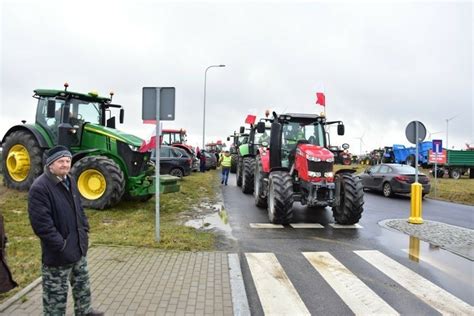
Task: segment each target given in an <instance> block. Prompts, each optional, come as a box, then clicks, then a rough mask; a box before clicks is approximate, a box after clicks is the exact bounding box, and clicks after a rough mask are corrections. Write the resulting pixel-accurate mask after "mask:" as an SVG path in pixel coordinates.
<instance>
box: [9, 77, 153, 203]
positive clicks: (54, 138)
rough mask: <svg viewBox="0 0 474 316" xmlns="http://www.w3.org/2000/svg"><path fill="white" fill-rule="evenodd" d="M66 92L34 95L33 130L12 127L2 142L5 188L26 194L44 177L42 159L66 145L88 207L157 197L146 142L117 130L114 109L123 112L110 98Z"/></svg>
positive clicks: (26, 126) (83, 200)
mask: <svg viewBox="0 0 474 316" xmlns="http://www.w3.org/2000/svg"><path fill="white" fill-rule="evenodd" d="M64 87H65V89H64V90H46V89H38V90H34V95H33V97H34V98H36V99H37V100H38V105H37V109H36V120H35V123H34V124H25V123H26V121H22V122H23V124H22V125H16V126H13V127H11V128H10V129H9V130H8V131H7V133H6V134H5V136H4V137H3V140H2V151H3V158H4V159H3V162H2V169H3V174H4V178H3V181H4V183H5V185H6V186H7V187H9V188H12V189H17V190H22V191H26V190H28V189H29V188H30V186H31V185H32V183H33V181H34V180H35V179H36V177H38V176H39V175H40V174H41V173H42V172H43V165H44V161H43V153H44V151H45V150H48V149H49V148H51V147H53V146H55V145H58V144H60V145H64V146H66V147H68V148H69V149H70V150H71V152H72V153H73V157H72V168H71V174H72V175H73V176H74V177H75V179H76V181H77V186H78V189H79V192H80V194H81V198H82V202H83V205H84V207H88V208H94V209H105V208H109V207H112V206H114V205H115V204H117V203H118V202H119V201H121V200H122V199H126V200H133V201H146V200H148V199H149V198H151V197H152V196H153V195H154V193H155V180H154V177H153V175H154V165H153V163H152V162H150V152H144V153H142V152H140V151H139V148H140V146H141V145H142V143H143V141H142V139H141V138H139V137H136V136H133V135H130V134H126V133H124V132H121V131H119V130H117V129H116V128H115V123H116V122H115V121H116V118H115V116H112V112H111V109H113V108H115V109H119V111H120V112H119V114H120V115H119V121H120V123H123V118H124V110H123V109H122V107H121V106H120V105H116V104H112V103H111V102H112V96H113V93H111V94H110V98H105V97H100V96H98V94H97V93H95V92H91V93H88V94H83V93H77V92H71V91H68V90H67V88H68V85H67V84H65V85H64Z"/></svg>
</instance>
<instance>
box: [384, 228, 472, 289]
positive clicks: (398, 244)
mask: <svg viewBox="0 0 474 316" xmlns="http://www.w3.org/2000/svg"><path fill="white" fill-rule="evenodd" d="M377 239H378V241H379V242H380V243H381V244H382V245H384V246H385V247H387V248H388V249H391V250H396V249H400V250H401V252H402V253H404V254H405V255H406V257H407V258H408V259H409V260H410V261H412V262H415V263H417V264H419V265H420V266H422V267H424V268H427V269H428V270H430V271H433V268H435V269H437V270H440V271H442V272H444V273H446V274H447V275H449V276H450V277H452V278H454V279H456V281H460V282H462V283H464V284H466V285H469V286H471V281H472V277H473V275H472V272H473V271H474V262H473V261H471V260H469V259H466V258H464V257H461V256H459V255H456V254H453V253H451V252H449V251H447V250H445V249H443V248H441V247H439V246H437V245H434V244H430V243H428V242H425V241H422V240H420V239H418V238H417V237H412V236H409V235H406V234H404V233H400V232H394V231H391V230H388V229H383V230H382V234H381V235H379V236H378V237H377ZM398 254H399V255H400V253H398ZM466 272H467V273H468V274H469V273H470V275H466Z"/></svg>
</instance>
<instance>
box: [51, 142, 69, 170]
mask: <svg viewBox="0 0 474 316" xmlns="http://www.w3.org/2000/svg"><path fill="white" fill-rule="evenodd" d="M63 157H69V158H72V154H71V152H70V151H69V149H67V147H64V146H62V145H57V146H55V147H53V148H51V149H50V150H48V151H47V152H46V166H49V165H51V164H52V163H53V162H55V161H56V160H58V159H60V158H63Z"/></svg>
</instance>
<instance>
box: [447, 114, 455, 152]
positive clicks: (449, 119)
mask: <svg viewBox="0 0 474 316" xmlns="http://www.w3.org/2000/svg"><path fill="white" fill-rule="evenodd" d="M456 117H457V115H455V116H453V117H451V118H448V119H446V149H449V146H448V128H449V126H448V124H449V121H451V120H452V119H454V118H456Z"/></svg>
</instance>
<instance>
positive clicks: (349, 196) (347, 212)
mask: <svg viewBox="0 0 474 316" xmlns="http://www.w3.org/2000/svg"><path fill="white" fill-rule="evenodd" d="M337 181H340V183H338V184H337V185H340V190H339V205H337V206H334V207H333V208H332V212H333V216H334V220H335V221H336V223H338V224H341V225H352V224H355V223H357V222H359V219H360V218H361V216H362V212H363V210H364V209H363V205H364V191H363V186H362V181H361V179H360V178H359V177H355V176H353V175H351V174H342V175H339V176H338V179H337Z"/></svg>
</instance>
